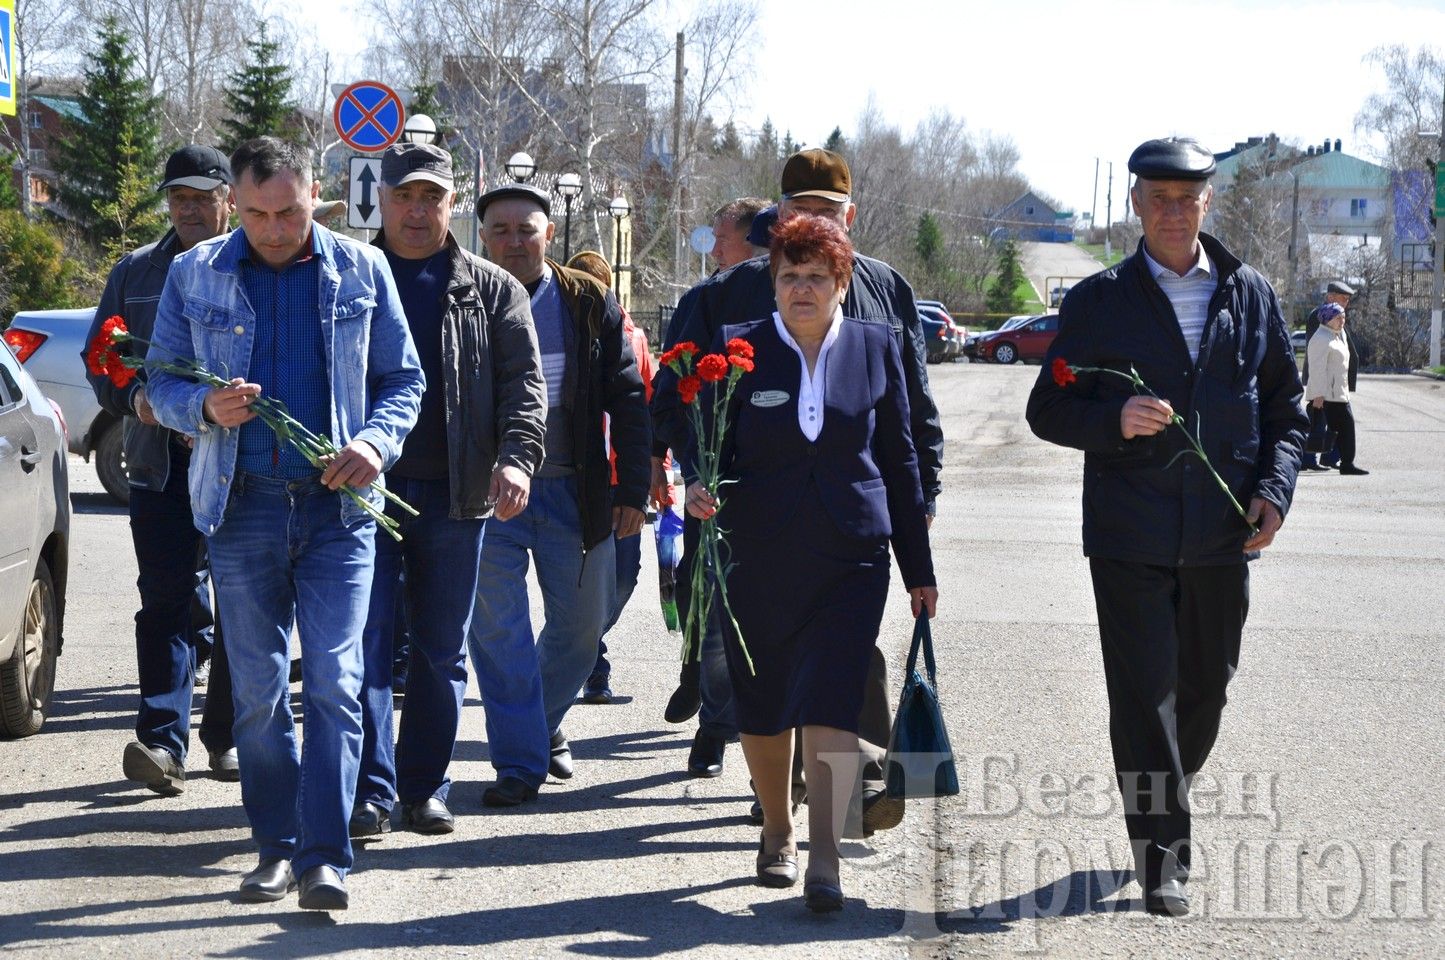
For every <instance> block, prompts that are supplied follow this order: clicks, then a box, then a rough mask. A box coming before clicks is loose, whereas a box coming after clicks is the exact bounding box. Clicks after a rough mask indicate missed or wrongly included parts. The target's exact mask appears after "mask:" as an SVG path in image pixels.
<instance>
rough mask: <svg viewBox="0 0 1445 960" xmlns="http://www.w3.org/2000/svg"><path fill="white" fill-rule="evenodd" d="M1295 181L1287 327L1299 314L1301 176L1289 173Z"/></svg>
mask: <svg viewBox="0 0 1445 960" xmlns="http://www.w3.org/2000/svg"><path fill="white" fill-rule="evenodd" d="M1289 175H1290V177H1291V178H1292V179H1293V180H1294V205H1293V206H1291V207H1290V214H1289V316H1287V317H1286V318H1285V320H1286V321H1287V323H1286V325H1287V326H1293V325H1294V321H1295V316H1296V314H1298V312H1299V306H1298V304H1299V174H1297V173H1295V172H1294V171H1293V170H1290V171H1289Z"/></svg>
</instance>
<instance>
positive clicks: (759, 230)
mask: <svg viewBox="0 0 1445 960" xmlns="http://www.w3.org/2000/svg"><path fill="white" fill-rule="evenodd" d="M777 222H778V205H777V204H776V203H775V204H773V205H772V206H770V207H764V208H763V209H761V210H759V211H758V213H757V216H755V217H753V225H752V226H751V227H748V243H750V244H752V245H753V246H755V247H770V246H772V245H773V224H775V223H777Z"/></svg>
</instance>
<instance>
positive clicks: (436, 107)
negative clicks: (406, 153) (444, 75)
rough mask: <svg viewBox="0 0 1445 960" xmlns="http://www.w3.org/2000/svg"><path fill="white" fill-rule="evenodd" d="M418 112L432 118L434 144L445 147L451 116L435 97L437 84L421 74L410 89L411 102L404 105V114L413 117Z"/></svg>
mask: <svg viewBox="0 0 1445 960" xmlns="http://www.w3.org/2000/svg"><path fill="white" fill-rule="evenodd" d="M418 113H424V114H426V115H427V116H428V117H431V118H432V122H433V123H435V124H436V125H437V138H436V145H437V146H439V147H443V148H445V147H446V145H447V144H446V139H447V134H449V133H451V131H452V124H451V118H450V117H449V116H448V115H447V108H446V107H444V106H442V102H441V100H439V99H437V84H436V82H435V81H433V80H430V79H428V78H427V77H426V76H425V75H423V77H422V79H421V80H420V81H419V82H418V83H417V85H416V89H415V90H413V91H412V98H411V103H408V104H407V105H406V115H407V116H408V117H414V116H416V115H417V114H418Z"/></svg>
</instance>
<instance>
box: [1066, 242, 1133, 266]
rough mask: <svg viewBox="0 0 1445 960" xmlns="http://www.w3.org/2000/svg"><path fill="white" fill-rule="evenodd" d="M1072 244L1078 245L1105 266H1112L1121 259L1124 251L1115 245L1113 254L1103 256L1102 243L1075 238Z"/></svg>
mask: <svg viewBox="0 0 1445 960" xmlns="http://www.w3.org/2000/svg"><path fill="white" fill-rule="evenodd" d="M1074 246H1076V247H1079V248H1080V249H1082V250H1083V251H1084V252H1086V253H1087V254H1088V255H1089V256H1091V257H1093V258H1094V259H1095V260H1097V261H1099V262H1100V263H1102V264H1103V265H1104V266H1106V267H1112V266H1113V265H1114V264H1116V263H1118V262H1119V261H1120V260H1123V259H1124V256H1125V251H1124V250H1122V249H1120V248H1119V247H1117V246H1116V247H1115V248H1114V254H1113V256H1110V257H1107V258H1106V257H1105V256H1104V245H1103V244H1102V243H1084V242H1083V241H1081V240H1075V241H1074Z"/></svg>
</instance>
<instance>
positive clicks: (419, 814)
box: [349, 143, 547, 837]
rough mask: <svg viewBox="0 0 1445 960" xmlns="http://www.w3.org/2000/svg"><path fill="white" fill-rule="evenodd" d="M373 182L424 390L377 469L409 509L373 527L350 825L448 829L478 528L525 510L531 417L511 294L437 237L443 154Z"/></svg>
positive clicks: (523, 332) (523, 310) (408, 159)
mask: <svg viewBox="0 0 1445 960" xmlns="http://www.w3.org/2000/svg"><path fill="white" fill-rule="evenodd" d="M381 184H382V186H381V222H382V230H381V232H380V233H379V234H378V235H377V238H376V244H377V246H380V247H381V248H382V249H383V250H385V251H386V259H387V263H388V264H389V265H390V266H391V272H392V275H393V276H394V277H395V278H396V282H397V290H398V291H399V292H400V294H401V302H402V307H403V308H404V309H405V311H406V322H407V327H408V328H409V329H410V330H411V335H412V339H413V340H414V341H415V343H416V349H417V355H418V357H419V358H420V360H421V368H422V372H423V373H424V374H425V375H426V392H425V393H424V394H422V398H421V410H420V412H419V414H418V415H417V422H416V426H415V427H413V428H412V430H411V432H410V433H408V434H407V436H406V440H405V442H404V443H403V444H402V448H401V456H400V457H399V458H398V459H397V461H396V463H395V464H394V465H393V466H392V468H391V469H390V470H388V471H387V474H386V478H387V486H388V487H389V488H390V489H391V490H392V491H393V492H394V493H396V494H397V495H398V496H400V497H401V498H402V499H403V500H405V501H406V502H407V503H409V504H410V505H411V506H413V507H415V508H416V509H417V510H418V511H419V514H420V515H419V516H415V517H413V516H411V515H410V514H408V513H406V512H405V511H404V510H402V509H401V508H399V507H398V506H397V505H396V504H395V503H391V502H388V503H387V506H386V509H387V513H388V514H389V515H390V516H392V517H393V518H394V519H395V520H396V521H397V523H398V524H399V525H400V528H401V530H400V532H401V535H402V540H401V541H400V542H396V541H394V540H392V539H391V538H390V537H378V538H377V544H376V570H375V573H374V575H373V578H372V587H371V608H370V610H369V612H368V615H367V621H366V630H365V632H364V633H363V635H362V647H363V653H364V656H365V664H366V668H365V669H366V675H365V679H364V683H363V686H362V697H361V701H362V716H361V719H362V736H363V743H362V750H361V769H360V775H359V777H358V781H357V788H356V800H355V807H354V810H353V812H352V817H351V822H350V824H349V827H350V834H351V836H352V837H367V836H375V835H378V834H381V833H384V832H386V831H387V830H388V829H389V822H388V816H387V815H388V813H390V812H392V810H393V807H394V804H395V803H396V802H397V801H400V803H401V810H400V816H398V817H394V819H396V820H397V821H398V822H399V823H400V824H401V825H402V826H405V827H407V828H409V829H411V830H414V831H416V832H418V833H432V834H439V833H451V832H452V829H453V826H454V823H453V818H452V814H451V811H450V810H449V809H448V808H447V796H448V793H449V791H450V787H451V780H450V779H449V778H448V776H447V767H448V765H449V764H450V763H451V759H452V750H453V748H454V747H455V745H456V740H457V726H458V722H459V720H460V718H461V710H462V696H463V694H464V693H465V692H466V688H467V663H466V655H467V654H466V642H467V633H468V629H469V627H470V625H471V618H472V606H473V599H474V597H475V594H476V582H477V573H478V570H479V568H480V564H481V551H482V542H483V538H484V530H486V531H490V530H491V529H493V528H495V527H496V525H497V524H500V523H505V522H506V521H508V520H511V519H512V518H513V517H516V516H517V515H518V514H520V513H521V512H522V511H523V510H524V509H525V508H526V506H527V498H528V494H529V491H530V489H531V477H532V473H533V471H535V470H536V468H537V464H538V462H539V461H540V460H541V459H542V431H543V422H544V420H545V419H546V415H547V398H546V387H545V386H544V385H543V383H542V360H541V356H540V354H539V353H538V351H537V334H536V332H535V331H534V330H533V328H532V311H531V308H530V306H529V304H528V299H527V291H526V290H524V289H522V285H521V284H520V283H518V282H517V281H516V279H514V278H513V277H512V275H511V274H509V273H507V272H506V271H505V270H503V269H501V268H500V267H498V266H496V265H495V264H491V263H487V262H486V261H484V260H482V259H480V258H479V257H475V256H473V255H472V254H470V253H467V252H466V251H465V250H463V249H461V247H459V246H457V242H456V240H454V239H453V238H452V235H451V231H450V225H451V210H452V200H453V198H454V197H455V193H454V191H453V187H454V181H453V177H452V157H451V154H450V153H448V152H447V151H445V150H443V149H441V148H440V147H436V146H432V145H430V144H414V143H405V144H397V145H395V146H392V147H390V148H388V149H387V151H386V152H385V153H384V154H382V157H381ZM489 518H490V519H489ZM403 574H404V576H403ZM402 584H404V585H405V595H406V611H407V618H406V619H407V622H408V625H409V627H410V630H409V633H410V636H411V645H410V654H409V663H408V669H407V673H406V700H405V703H404V705H403V707H402V713H401V729H400V736H399V737H398V738H397V741H396V745H395V748H394V749H393V746H392V644H391V630H390V628H391V626H392V624H393V623H394V622H395V609H396V605H397V604H398V603H400V602H402V596H401V593H402V591H401V590H399V589H398V588H399V586H401V585H402Z"/></svg>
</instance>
